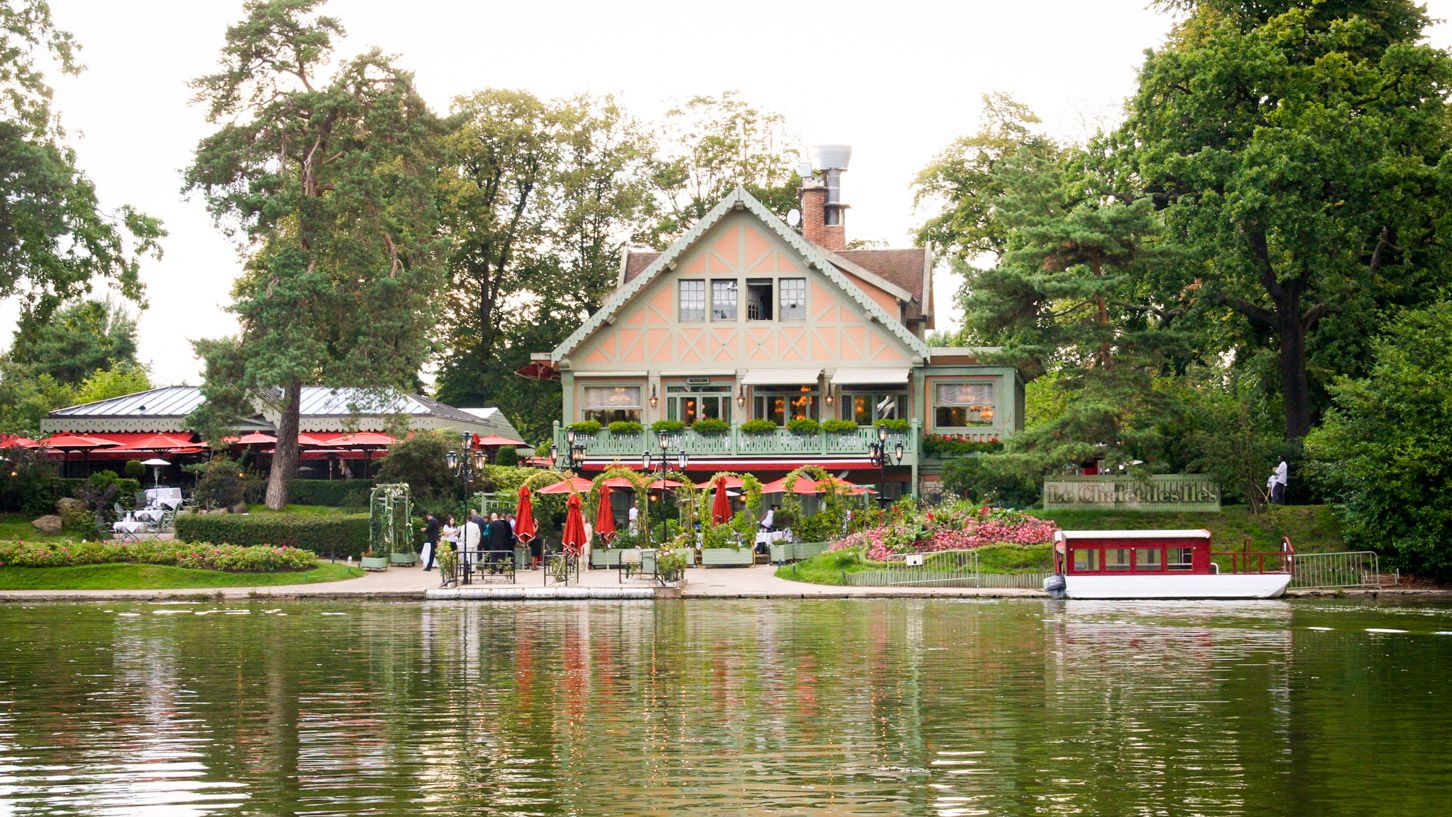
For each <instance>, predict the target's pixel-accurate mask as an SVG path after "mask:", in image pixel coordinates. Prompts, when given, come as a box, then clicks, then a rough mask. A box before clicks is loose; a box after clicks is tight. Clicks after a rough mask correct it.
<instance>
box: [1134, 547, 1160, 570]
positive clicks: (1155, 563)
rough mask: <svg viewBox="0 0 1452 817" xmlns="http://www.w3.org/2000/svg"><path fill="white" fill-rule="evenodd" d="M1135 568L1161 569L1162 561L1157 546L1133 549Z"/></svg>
mask: <svg viewBox="0 0 1452 817" xmlns="http://www.w3.org/2000/svg"><path fill="white" fill-rule="evenodd" d="M1134 569H1135V570H1162V569H1164V563H1163V562H1161V561H1160V549H1159V548H1135V549H1134Z"/></svg>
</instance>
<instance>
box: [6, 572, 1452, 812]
mask: <svg viewBox="0 0 1452 817" xmlns="http://www.w3.org/2000/svg"><path fill="white" fill-rule="evenodd" d="M1379 630H1395V631H1404V632H1377V631H1379ZM1449 678H1452V606H1438V605H1433V604H1427V603H1411V604H1408V603H1402V604H1396V605H1392V604H1387V603H1383V604H1380V605H1378V604H1377V603H1375V602H1343V601H1316V600H1305V601H1296V602H1256V603H1185V602H1176V603H1134V604H1129V603H1110V602H1075V601H1069V602H1060V601H1047V600H1024V599H1013V600H1008V599H1005V600H961V601H960V600H881V601H842V600H835V601H834V600H822V601H779V602H778V601H771V602H768V601H740V602H696V601H692V602H686V603H662V604H654V605H652V604H646V603H589V604H586V603H580V604H568V603H548V604H535V605H522V604H521V605H503V604H500V605H491V604H446V603H437V604H383V603H378V604H372V603H342V602H339V603H317V604H311V603H310V604H303V603H295V604H277V603H265V602H256V603H253V602H247V603H231V604H223V603H205V604H167V605H156V604H111V603H106V604H99V605H84V606H82V605H36V606H25V607H22V606H19V605H8V606H0V814H7V815H8V814H15V815H46V814H66V815H73V814H115V815H121V814H136V815H212V814H222V815H226V814H238V815H242V814H249V815H250V814H258V815H302V814H307V815H363V814H389V815H391V814H400V815H402V814H458V815H465V814H467V815H626V814H644V815H653V814H667V813H669V814H690V815H778V814H781V815H817V814H819V815H847V814H854V815H856V814H894V815H896V814H902V815H916V814H922V815H977V814H985V815H1137V814H1143V815H1159V814H1164V815H1183V814H1202V815H1228V814H1234V815H1242V814H1244V815H1266V814H1276V815H1281V814H1285V815H1363V814H1364V815H1440V814H1446V813H1448V811H1449V806H1448V801H1449V786H1452V683H1449Z"/></svg>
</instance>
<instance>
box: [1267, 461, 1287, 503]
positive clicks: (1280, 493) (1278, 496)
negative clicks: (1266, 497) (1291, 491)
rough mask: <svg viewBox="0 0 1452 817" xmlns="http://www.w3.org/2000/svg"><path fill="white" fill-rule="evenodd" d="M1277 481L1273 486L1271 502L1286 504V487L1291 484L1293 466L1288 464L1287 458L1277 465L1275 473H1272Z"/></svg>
mask: <svg viewBox="0 0 1452 817" xmlns="http://www.w3.org/2000/svg"><path fill="white" fill-rule="evenodd" d="M1271 478H1272V479H1273V480H1275V483H1274V484H1273V485H1272V486H1271V502H1273V503H1275V504H1277V505H1284V504H1286V488H1287V486H1289V485H1290V478H1291V466H1289V465H1287V464H1286V458H1285V457H1281V461H1280V463H1279V464H1277V465H1276V470H1275V473H1274V474H1272V475H1271Z"/></svg>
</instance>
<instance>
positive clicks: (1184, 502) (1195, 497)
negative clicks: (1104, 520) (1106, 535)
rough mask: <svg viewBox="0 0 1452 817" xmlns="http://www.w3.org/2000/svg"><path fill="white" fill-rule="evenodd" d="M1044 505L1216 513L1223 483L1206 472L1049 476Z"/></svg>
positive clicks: (1046, 508) (1052, 508)
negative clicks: (1141, 475)
mask: <svg viewBox="0 0 1452 817" xmlns="http://www.w3.org/2000/svg"><path fill="white" fill-rule="evenodd" d="M1044 508H1045V510H1051V511H1054V510H1064V509H1069V508H1084V509H1095V508H1098V509H1103V510H1122V511H1204V512H1210V513H1214V512H1217V511H1219V510H1220V485H1219V484H1218V483H1216V482H1215V479H1214V478H1213V477H1210V476H1207V475H1205V474H1154V475H1152V476H1147V477H1122V476H1097V477H1064V478H1060V479H1046V480H1044Z"/></svg>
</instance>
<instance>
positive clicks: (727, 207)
mask: <svg viewBox="0 0 1452 817" xmlns="http://www.w3.org/2000/svg"><path fill="white" fill-rule="evenodd" d="M740 209H744V210H748V211H750V212H751V213H752V215H754V216H756V218H757V219H758V220H759V221H761V223H762V224H764V225H766V226H767V227H769V228H771V230H772V231H773V232H775V233H776V235H777V237H779V238H781V240H783V241H785V242H786V243H787V244H788V245H789V246H790V247H791V248H792V249H794V250H796V251H797V252H798V253H799V254H801V256H802V257H803V258H804V259H805V260H806V262H807V264H808V266H811V267H813V268H814V269H816V270H817V271H818V272H819V273H821V274H822V275H824V276H826V277H827V279H828V280H830V281H832V283H834V284H836V285H837V287H838V289H840V290H841V291H842V292H843V294H845V295H846V296H847V297H848V298H850V299H852V300H853V301H854V302H855V303H856V304H857V305H858V306H859V307H861V308H862V311H863V312H864V313H865V314H866V315H867V317H868V318H869V319H870V320H875V321H877V322H878V323H880V324H882V325H883V326H884V327H886V328H887V330H888V331H889V332H891V333H892V334H893V335H894V336H895V337H897V339H898V340H901V341H902V342H903V343H904V344H905V345H906V346H907V347H908V348H909V349H911V350H912V351H913V352H915V353H916V354H918V355H919V356H920V357H924V358H926V357H927V356H928V347H927V344H925V343H923V341H922V340H920V339H919V338H918V337H917V336H916V335H914V334H913V333H912V332H911V331H909V330H908V328H907V327H906V326H904V325H903V323H902V321H901V320H899V319H898V317H897V316H896V315H889V314H887V312H886V311H885V310H884V309H883V308H882V307H881V306H879V305H878V304H877V302H876V301H874V300H872V299H871V298H870V297H868V296H867V293H865V292H863V291H862V288H861V287H859V286H857V285H856V284H854V283H852V282H851V281H850V280H848V278H847V276H846V274H845V273H843V272H842V271H841V270H840V269H838V268H837V266H836V265H835V264H833V263H832V261H831V260H830V259H829V258H828V257H827V256H828V254H827V251H826V250H823V249H822V248H821V247H818V246H817V245H816V244H813V243H812V242H810V241H808V240H806V239H805V238H802V236H801V235H800V234H798V233H797V231H796V230H793V229H792V228H790V227H788V226H787V225H786V222H784V221H782V220H781V219H779V218H777V217H776V215H775V214H773V213H772V212H771V211H770V210H768V209H766V206H765V205H763V204H762V203H761V202H759V201H757V200H756V197H755V196H752V195H751V194H750V193H748V192H746V190H745V189H744V188H741V187H737V188H736V189H735V190H732V191H731V192H730V193H728V194H726V197H725V198H723V199H721V201H719V202H717V203H716V206H715V207H712V208H711V211H710V212H708V213H706V215H705V216H704V217H703V218H702V219H701V220H700V221H698V222H696V223H695V225H693V226H692V227H691V229H689V230H687V231H686V234H685V235H683V236H681V237H680V238H679V239H677V240H676V243H674V244H672V245H671V246H670V248H669V249H667V250H666V251H665V252H663V253H660V254H659V255H657V256H656V257H655V258H653V259H651V260H650V262H649V263H648V264H646V265H645V267H644V269H641V270H640V272H638V273H636V274H634V275H631V276H630V277H629V278H628V280H624V279H626V276H627V274H628V273H629V272H630V266H631V265H630V259H629V258H628V257H627V259H626V262H625V267H624V268H623V269H622V270H621V278H622V279H623V283H622V284H621V286H620V287H619V288H617V289H616V290H615V291H614V292H613V293H611V294H610V297H609V298H607V299H606V300H605V305H604V306H602V307H601V308H600V311H598V312H596V313H595V314H593V315H591V316H590V318H589V320H587V321H585V323H584V324H582V325H581V326H580V327H579V328H578V329H576V330H575V331H574V332H571V333H570V336H569V337H567V338H565V340H564V341H563V342H562V343H560V345H559V346H556V347H555V349H554V351H553V352H551V353H550V357H551V359H552V360H555V361H559V360H561V359H563V358H564V357H565V356H566V355H569V354H570V353H571V352H573V351H574V350H575V348H576V347H578V346H579V345H580V343H581V342H583V341H584V340H585V339H586V338H588V337H590V336H591V335H593V334H594V333H595V332H596V331H597V330H599V329H600V327H601V326H604V325H605V323H606V322H607V321H609V320H610V319H611V318H613V317H614V316H615V315H616V314H618V313H619V311H620V309H621V308H622V307H623V306H625V305H626V304H627V303H629V302H630V301H631V300H632V299H633V298H634V297H635V296H636V295H637V294H639V293H640V292H641V291H643V290H644V289H645V288H646V287H647V286H649V285H650V283H651V282H652V281H654V280H655V278H656V277H657V276H659V275H660V273H661V271H662V270H665V269H669V268H672V267H674V265H675V263H676V261H677V260H678V259H679V258H680V257H681V255H683V254H684V253H685V252H686V251H687V250H689V249H690V248H691V247H692V246H694V245H695V243H696V242H697V241H699V240H700V239H701V237H702V236H704V235H705V234H706V233H707V232H709V231H710V230H711V228H712V227H715V226H716V225H717V224H718V223H719V222H720V221H721V219H723V218H725V217H726V215H727V214H728V213H730V212H732V211H733V210H740ZM632 255H633V254H632ZM920 257H921V256H920Z"/></svg>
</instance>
